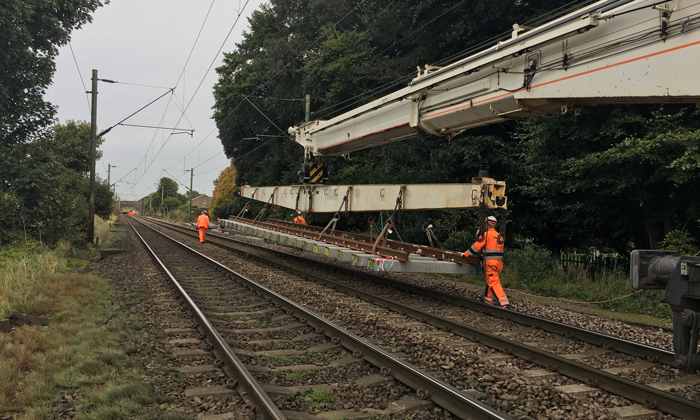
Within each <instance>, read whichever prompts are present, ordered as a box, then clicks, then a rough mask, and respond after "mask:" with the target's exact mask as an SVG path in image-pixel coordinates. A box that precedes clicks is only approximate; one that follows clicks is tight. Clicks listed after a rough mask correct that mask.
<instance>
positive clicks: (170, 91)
mask: <svg viewBox="0 0 700 420" xmlns="http://www.w3.org/2000/svg"><path fill="white" fill-rule="evenodd" d="M173 90H174V88H172V89H169V90H168V92H165V93H164V94H162V95H160V96H159V97H157V98H156V99H154V100H152V101H151V102H149V103H147V104H146V105H144V106H142V107H141V108H139V110H138V111H136V112H134V113H133V114H131V115H129V116H128V117H126V118H124V119H123V120H121V121H119V122H118V123H116V124H114V125H113V126H111V127H109V128H108V129H106V130H104V131H102V132H101V133H100V134H99V135H98V137H101V136H103V135H105V134H107V133H108V132H110V131H111V130H112V129H113V128H114V127H116V126H118V125H119V124H121V123H123V122H124V121H126V120H128V119H129V118H131V117H133V116H134V115H136V114H138V113H139V112H141V111H143V110H144V109H146V108H148V107H149V106H150V105H151V104H153V103H154V102H156V101H157V100H159V99H160V98H162V97H163V96H165V95H167V94H168V93H170V94H172V93H173ZM175 125H177V124H175Z"/></svg>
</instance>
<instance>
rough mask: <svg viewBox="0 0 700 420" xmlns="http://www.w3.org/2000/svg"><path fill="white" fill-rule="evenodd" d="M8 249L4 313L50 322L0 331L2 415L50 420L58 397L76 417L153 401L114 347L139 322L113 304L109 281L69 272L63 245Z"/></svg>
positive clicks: (103, 415) (122, 414) (123, 412)
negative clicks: (23, 251)
mask: <svg viewBox="0 0 700 420" xmlns="http://www.w3.org/2000/svg"><path fill="white" fill-rule="evenodd" d="M5 251H7V250H5ZM14 252H16V250H15V251H12V252H9V251H8V252H5V253H4V254H3V256H2V260H1V261H2V264H3V265H2V269H1V270H0V294H2V295H3V297H4V298H3V300H2V310H3V313H8V312H11V311H13V310H21V311H24V312H28V313H32V314H34V315H40V316H45V317H50V319H51V323H50V325H49V326H48V327H40V326H22V327H19V328H17V329H16V330H15V331H14V332H12V333H11V334H0V413H7V412H11V413H17V415H18V416H17V418H20V419H47V418H52V417H54V416H55V415H56V414H57V413H56V412H55V411H53V410H52V408H55V407H56V403H57V402H59V400H60V402H61V404H60V405H61V406H62V407H63V408H62V410H66V411H67V413H66V414H70V415H71V416H73V417H74V418H76V419H86V420H87V419H95V420H97V419H121V418H126V417H129V416H132V415H134V414H136V413H138V412H139V411H140V410H141V409H142V408H143V407H144V406H145V405H148V404H151V403H152V402H153V399H154V397H153V396H152V392H151V391H150V390H149V388H148V386H147V385H146V384H145V383H144V378H143V377H141V376H140V375H139V374H138V373H137V372H138V370H137V369H136V366H135V365H133V362H132V361H131V360H130V359H129V357H127V355H126V354H125V353H124V351H123V350H122V349H121V348H120V343H121V342H122V341H124V340H126V339H130V338H132V337H134V335H135V334H138V328H139V327H138V326H139V325H140V324H139V323H138V320H136V319H134V317H133V316H132V315H130V314H128V313H122V312H120V311H119V308H118V307H113V306H112V305H111V302H110V297H111V294H112V290H111V288H110V285H109V282H108V281H107V280H105V279H101V278H99V277H96V276H93V275H86V274H77V273H72V272H70V270H69V269H68V263H67V261H68V260H67V259H66V258H64V257H65V255H67V254H68V253H69V251H68V247H67V246H65V245H61V246H59V247H58V248H57V249H54V250H47V249H45V248H42V247H41V246H40V245H38V246H37V249H36V250H35V251H33V252H31V253H29V254H27V255H24V256H19V257H15V258H12V257H11V255H12V254H13V253H14Z"/></svg>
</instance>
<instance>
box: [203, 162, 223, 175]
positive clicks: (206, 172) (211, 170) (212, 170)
mask: <svg viewBox="0 0 700 420" xmlns="http://www.w3.org/2000/svg"><path fill="white" fill-rule="evenodd" d="M229 166H231V162H228V163H226V164H225V165H221V166H219V167H216V168H214V169H210V170H208V171H205V172H199V173H198V174H197V175H204V174H208V173H209V172H214V171H216V170H219V169H221V168H223V167H229Z"/></svg>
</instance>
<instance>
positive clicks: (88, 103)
mask: <svg viewBox="0 0 700 420" xmlns="http://www.w3.org/2000/svg"><path fill="white" fill-rule="evenodd" d="M68 48H70V53H71V55H72V56H73V62H74V63H75V68H76V69H78V77H80V83H81V84H82V85H83V92H85V100H86V101H87V105H88V111H90V112H92V107H91V105H90V98H89V97H88V90H87V87H86V86H85V80H83V74H82V73H81V72H80V66H79V65H78V59H77V58H75V52H74V51H73V45H71V43H70V42H69V43H68Z"/></svg>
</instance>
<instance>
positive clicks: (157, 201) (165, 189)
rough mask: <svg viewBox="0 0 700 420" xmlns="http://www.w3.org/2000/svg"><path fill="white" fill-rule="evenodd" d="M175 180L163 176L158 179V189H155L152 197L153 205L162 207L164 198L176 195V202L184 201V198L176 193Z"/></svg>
mask: <svg viewBox="0 0 700 420" xmlns="http://www.w3.org/2000/svg"><path fill="white" fill-rule="evenodd" d="M178 189H179V188H178V186H177V182H175V181H174V180H172V179H170V178H167V177H163V178H161V179H160V181H159V182H158V189H157V190H156V194H155V196H154V197H153V206H154V207H164V204H163V202H164V201H165V199H166V198H168V197H176V198H177V199H178V202H184V201H185V200H184V198H181V197H183V196H182V194H178V192H177V190H178Z"/></svg>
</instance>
